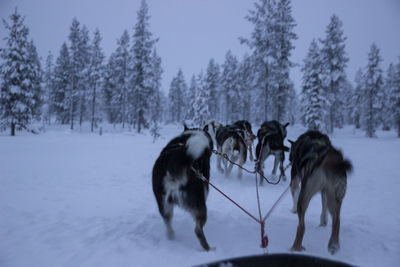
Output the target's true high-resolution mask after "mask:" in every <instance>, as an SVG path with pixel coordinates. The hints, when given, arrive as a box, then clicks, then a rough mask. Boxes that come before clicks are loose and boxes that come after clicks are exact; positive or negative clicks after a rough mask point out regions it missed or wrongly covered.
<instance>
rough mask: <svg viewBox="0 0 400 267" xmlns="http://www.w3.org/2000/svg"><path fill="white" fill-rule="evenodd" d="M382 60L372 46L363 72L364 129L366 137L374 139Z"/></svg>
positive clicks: (380, 89)
mask: <svg viewBox="0 0 400 267" xmlns="http://www.w3.org/2000/svg"><path fill="white" fill-rule="evenodd" d="M381 61H382V58H381V56H380V54H379V48H378V47H377V46H376V45H375V44H372V46H371V50H370V52H369V53H368V65H367V68H366V71H365V89H364V95H365V97H366V101H365V105H364V114H363V117H364V128H365V131H366V135H367V137H375V130H376V127H377V126H378V122H379V121H378V118H379V112H380V110H381V108H382V102H381V101H382V95H381V94H382V87H383V77H382V69H381V68H380V63H381Z"/></svg>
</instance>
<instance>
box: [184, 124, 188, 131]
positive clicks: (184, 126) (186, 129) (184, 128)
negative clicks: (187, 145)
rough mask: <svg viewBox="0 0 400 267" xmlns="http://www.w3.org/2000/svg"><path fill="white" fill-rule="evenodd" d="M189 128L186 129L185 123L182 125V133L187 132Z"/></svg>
mask: <svg viewBox="0 0 400 267" xmlns="http://www.w3.org/2000/svg"><path fill="white" fill-rule="evenodd" d="M187 130H189V128H188V127H187V125H186V123H183V131H187Z"/></svg>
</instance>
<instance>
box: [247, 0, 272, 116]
mask: <svg viewBox="0 0 400 267" xmlns="http://www.w3.org/2000/svg"><path fill="white" fill-rule="evenodd" d="M254 8H255V9H254V10H250V14H249V15H248V16H247V17H246V19H247V20H248V21H250V22H251V23H252V24H253V25H254V29H253V32H252V33H251V37H250V39H244V38H242V39H241V41H242V43H246V44H247V45H248V46H249V47H250V49H252V57H253V58H254V71H255V72H256V78H255V84H256V89H255V90H256V91H258V92H256V99H257V103H255V104H256V105H257V106H259V107H260V108H262V109H260V111H259V112H258V114H256V120H257V121H258V120H259V121H264V120H267V119H269V117H270V116H269V107H271V106H272V105H270V103H271V96H272V94H273V92H274V91H275V89H276V85H277V84H278V82H277V80H276V76H275V75H274V67H275V66H276V61H275V57H276V55H277V41H276V37H277V35H276V32H275V29H276V24H275V22H276V19H275V18H276V2H275V1H274V0H259V2H256V3H254Z"/></svg>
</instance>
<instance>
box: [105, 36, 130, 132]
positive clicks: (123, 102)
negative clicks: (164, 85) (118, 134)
mask: <svg viewBox="0 0 400 267" xmlns="http://www.w3.org/2000/svg"><path fill="white" fill-rule="evenodd" d="M114 60H115V62H113V63H114V64H111V65H109V66H110V67H112V68H113V69H112V70H110V72H111V73H113V74H114V75H115V77H114V79H115V80H116V85H115V90H114V93H113V96H112V106H113V108H114V109H115V111H116V113H117V114H118V115H117V118H118V119H117V120H118V121H119V122H122V128H125V123H127V122H128V119H129V117H132V116H133V115H132V114H130V113H131V112H132V110H133V108H132V106H133V105H134V103H133V94H134V93H133V87H132V86H130V82H129V79H130V76H131V62H132V56H131V54H130V52H129V34H128V31H127V30H125V31H124V32H123V33H122V36H121V38H120V39H119V40H118V47H117V50H116V52H115V54H114ZM118 109H120V110H118Z"/></svg>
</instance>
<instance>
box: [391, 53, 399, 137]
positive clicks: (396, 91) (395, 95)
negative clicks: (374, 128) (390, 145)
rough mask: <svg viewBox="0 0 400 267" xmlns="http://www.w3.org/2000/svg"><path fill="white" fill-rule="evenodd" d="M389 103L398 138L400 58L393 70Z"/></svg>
mask: <svg viewBox="0 0 400 267" xmlns="http://www.w3.org/2000/svg"><path fill="white" fill-rule="evenodd" d="M390 102H391V105H392V106H393V118H394V125H395V127H396V128H397V137H400V58H399V63H397V65H396V69H395V82H394V90H393V94H392V97H391V100H390Z"/></svg>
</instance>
